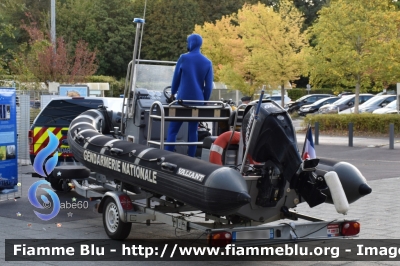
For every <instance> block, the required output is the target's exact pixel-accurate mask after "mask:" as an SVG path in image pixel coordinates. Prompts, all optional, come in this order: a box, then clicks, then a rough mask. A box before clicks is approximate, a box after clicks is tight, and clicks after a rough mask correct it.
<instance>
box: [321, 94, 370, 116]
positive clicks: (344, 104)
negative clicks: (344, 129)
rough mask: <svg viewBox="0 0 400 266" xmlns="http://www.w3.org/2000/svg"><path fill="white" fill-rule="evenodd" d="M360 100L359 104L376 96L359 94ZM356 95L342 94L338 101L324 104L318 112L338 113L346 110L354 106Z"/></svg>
mask: <svg viewBox="0 0 400 266" xmlns="http://www.w3.org/2000/svg"><path fill="white" fill-rule="evenodd" d="M359 96H360V98H359V102H358V104H363V103H365V102H366V101H368V100H369V99H371V98H372V97H374V95H373V94H368V93H365V94H360V95H359ZM355 98H356V95H354V94H353V95H347V96H342V98H341V99H340V100H337V101H336V102H334V103H332V104H327V105H325V106H322V107H321V108H319V110H318V113H320V114H337V113H339V112H340V111H343V110H346V109H348V108H351V107H353V106H354V101H355Z"/></svg>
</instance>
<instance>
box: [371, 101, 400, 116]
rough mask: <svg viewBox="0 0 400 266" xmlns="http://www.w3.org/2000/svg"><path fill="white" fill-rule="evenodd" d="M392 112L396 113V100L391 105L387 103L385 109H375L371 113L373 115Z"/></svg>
mask: <svg viewBox="0 0 400 266" xmlns="http://www.w3.org/2000/svg"><path fill="white" fill-rule="evenodd" d="M392 111H396V112H397V100H394V101H392V102H391V103H389V104H388V105H386V106H385V107H382V108H379V109H376V110H375V111H373V112H372V113H373V114H387V113H390V112H392Z"/></svg>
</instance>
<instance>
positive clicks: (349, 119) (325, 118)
mask: <svg viewBox="0 0 400 266" xmlns="http://www.w3.org/2000/svg"><path fill="white" fill-rule="evenodd" d="M315 122H318V123H319V128H320V130H339V131H345V130H348V126H349V123H353V129H354V131H358V132H371V133H381V134H387V133H388V132H389V125H390V124H391V123H393V124H394V131H395V133H396V134H398V133H400V115H396V114H370V113H364V114H343V115H341V114H321V115H319V114H318V115H307V116H306V118H305V119H304V121H303V123H304V125H307V124H310V125H311V126H314V125H315Z"/></svg>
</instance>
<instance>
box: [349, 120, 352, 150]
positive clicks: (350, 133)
mask: <svg viewBox="0 0 400 266" xmlns="http://www.w3.org/2000/svg"><path fill="white" fill-rule="evenodd" d="M349 147H353V123H349Z"/></svg>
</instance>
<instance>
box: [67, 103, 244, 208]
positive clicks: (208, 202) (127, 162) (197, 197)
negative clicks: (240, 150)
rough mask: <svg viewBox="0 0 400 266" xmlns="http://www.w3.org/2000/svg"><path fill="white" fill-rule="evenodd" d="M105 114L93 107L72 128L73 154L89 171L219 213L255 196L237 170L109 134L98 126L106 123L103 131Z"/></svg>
mask: <svg viewBox="0 0 400 266" xmlns="http://www.w3.org/2000/svg"><path fill="white" fill-rule="evenodd" d="M107 119H108V121H109V118H107V112H106V111H105V110H104V111H102V110H89V111H86V112H84V113H82V114H81V115H79V116H78V117H77V118H75V119H74V120H73V121H72V122H71V125H70V128H69V131H68V143H69V145H70V149H71V151H72V153H73V154H74V157H75V158H76V159H77V160H78V161H79V162H81V163H82V164H83V165H84V166H86V167H87V168H89V169H90V170H91V171H94V172H98V173H100V174H104V175H105V176H106V177H107V179H108V180H111V181H113V180H118V181H121V182H123V183H126V184H129V185H132V186H137V187H140V188H141V189H142V190H145V191H150V192H153V193H156V194H159V195H165V196H168V197H171V198H174V199H176V200H178V201H181V202H184V203H186V204H188V205H190V206H193V207H195V208H198V209H199V210H201V211H203V212H206V213H211V214H216V215H228V214H232V213H235V212H236V211H237V210H238V209H239V208H240V207H242V206H243V205H245V204H248V203H249V202H250V201H251V197H250V195H249V194H248V192H247V191H248V190H247V185H246V182H245V180H244V178H243V177H242V175H241V174H240V173H239V172H237V171H235V170H234V169H231V168H228V167H221V166H219V165H215V164H212V163H209V162H205V161H202V160H199V159H196V158H192V157H189V156H185V155H182V154H178V153H174V152H169V151H165V150H160V149H157V148H153V147H149V146H144V145H140V144H136V143H132V142H128V141H124V140H121V139H116V138H113V137H109V136H105V135H103V134H101V133H99V131H98V130H97V129H98V128H99V125H102V132H110V127H111V125H110V126H108V128H107V126H104V124H107V123H103V121H107ZM100 127H101V126H100Z"/></svg>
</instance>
